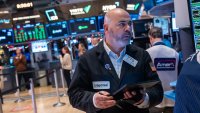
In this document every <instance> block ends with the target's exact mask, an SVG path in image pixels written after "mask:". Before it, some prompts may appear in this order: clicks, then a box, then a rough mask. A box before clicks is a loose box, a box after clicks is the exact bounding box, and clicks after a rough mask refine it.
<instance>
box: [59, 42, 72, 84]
mask: <svg viewBox="0 0 200 113" xmlns="http://www.w3.org/2000/svg"><path fill="white" fill-rule="evenodd" d="M62 54H63V55H60V56H59V57H60V63H61V66H62V69H63V74H64V77H65V80H66V82H67V86H68V87H69V85H70V82H71V77H70V71H71V70H72V59H71V55H70V51H69V48H68V47H67V46H65V47H63V48H62Z"/></svg>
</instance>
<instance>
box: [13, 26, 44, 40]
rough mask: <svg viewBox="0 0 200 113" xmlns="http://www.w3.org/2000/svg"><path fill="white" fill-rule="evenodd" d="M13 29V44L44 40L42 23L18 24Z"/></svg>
mask: <svg viewBox="0 0 200 113" xmlns="http://www.w3.org/2000/svg"><path fill="white" fill-rule="evenodd" d="M13 29H14V35H15V38H14V41H15V43H23V42H29V41H35V40H43V39H46V33H45V29H44V25H43V24H42V23H36V24H19V25H15V26H14V28H13Z"/></svg>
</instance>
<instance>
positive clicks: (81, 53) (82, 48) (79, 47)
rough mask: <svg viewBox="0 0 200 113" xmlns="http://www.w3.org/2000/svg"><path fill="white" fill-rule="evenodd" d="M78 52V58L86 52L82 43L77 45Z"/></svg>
mask: <svg viewBox="0 0 200 113" xmlns="http://www.w3.org/2000/svg"><path fill="white" fill-rule="evenodd" d="M78 50H79V52H78V56H79V57H80V56H81V55H83V54H84V53H85V52H86V48H85V46H84V44H83V43H79V44H78Z"/></svg>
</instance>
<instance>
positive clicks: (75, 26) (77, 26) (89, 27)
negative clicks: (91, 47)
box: [69, 17, 97, 35]
mask: <svg viewBox="0 0 200 113" xmlns="http://www.w3.org/2000/svg"><path fill="white" fill-rule="evenodd" d="M96 22H97V21H96V17H89V18H78V19H73V20H69V28H70V34H71V35H76V34H81V33H93V32H97V23H96Z"/></svg>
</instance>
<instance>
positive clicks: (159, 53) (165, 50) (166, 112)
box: [147, 27, 179, 113]
mask: <svg viewBox="0 0 200 113" xmlns="http://www.w3.org/2000/svg"><path fill="white" fill-rule="evenodd" d="M148 35H149V40H150V43H151V45H152V47H151V48H149V49H147V52H148V53H149V54H150V56H151V59H152V61H153V63H154V65H155V67H156V70H157V73H158V76H159V78H160V80H161V82H162V86H163V89H164V91H168V90H172V88H171V87H170V82H173V81H175V80H177V76H178V61H179V55H178V53H177V52H176V51H175V50H174V49H171V48H170V47H167V46H166V45H165V44H164V42H163V41H162V39H163V35H162V29H161V28H158V27H153V28H151V29H150V30H149V33H148ZM173 106H174V102H173V101H172V100H170V99H167V98H165V97H164V98H163V101H162V103H161V104H159V105H158V106H156V107H158V108H154V109H152V110H154V112H152V113H172V112H173Z"/></svg>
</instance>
